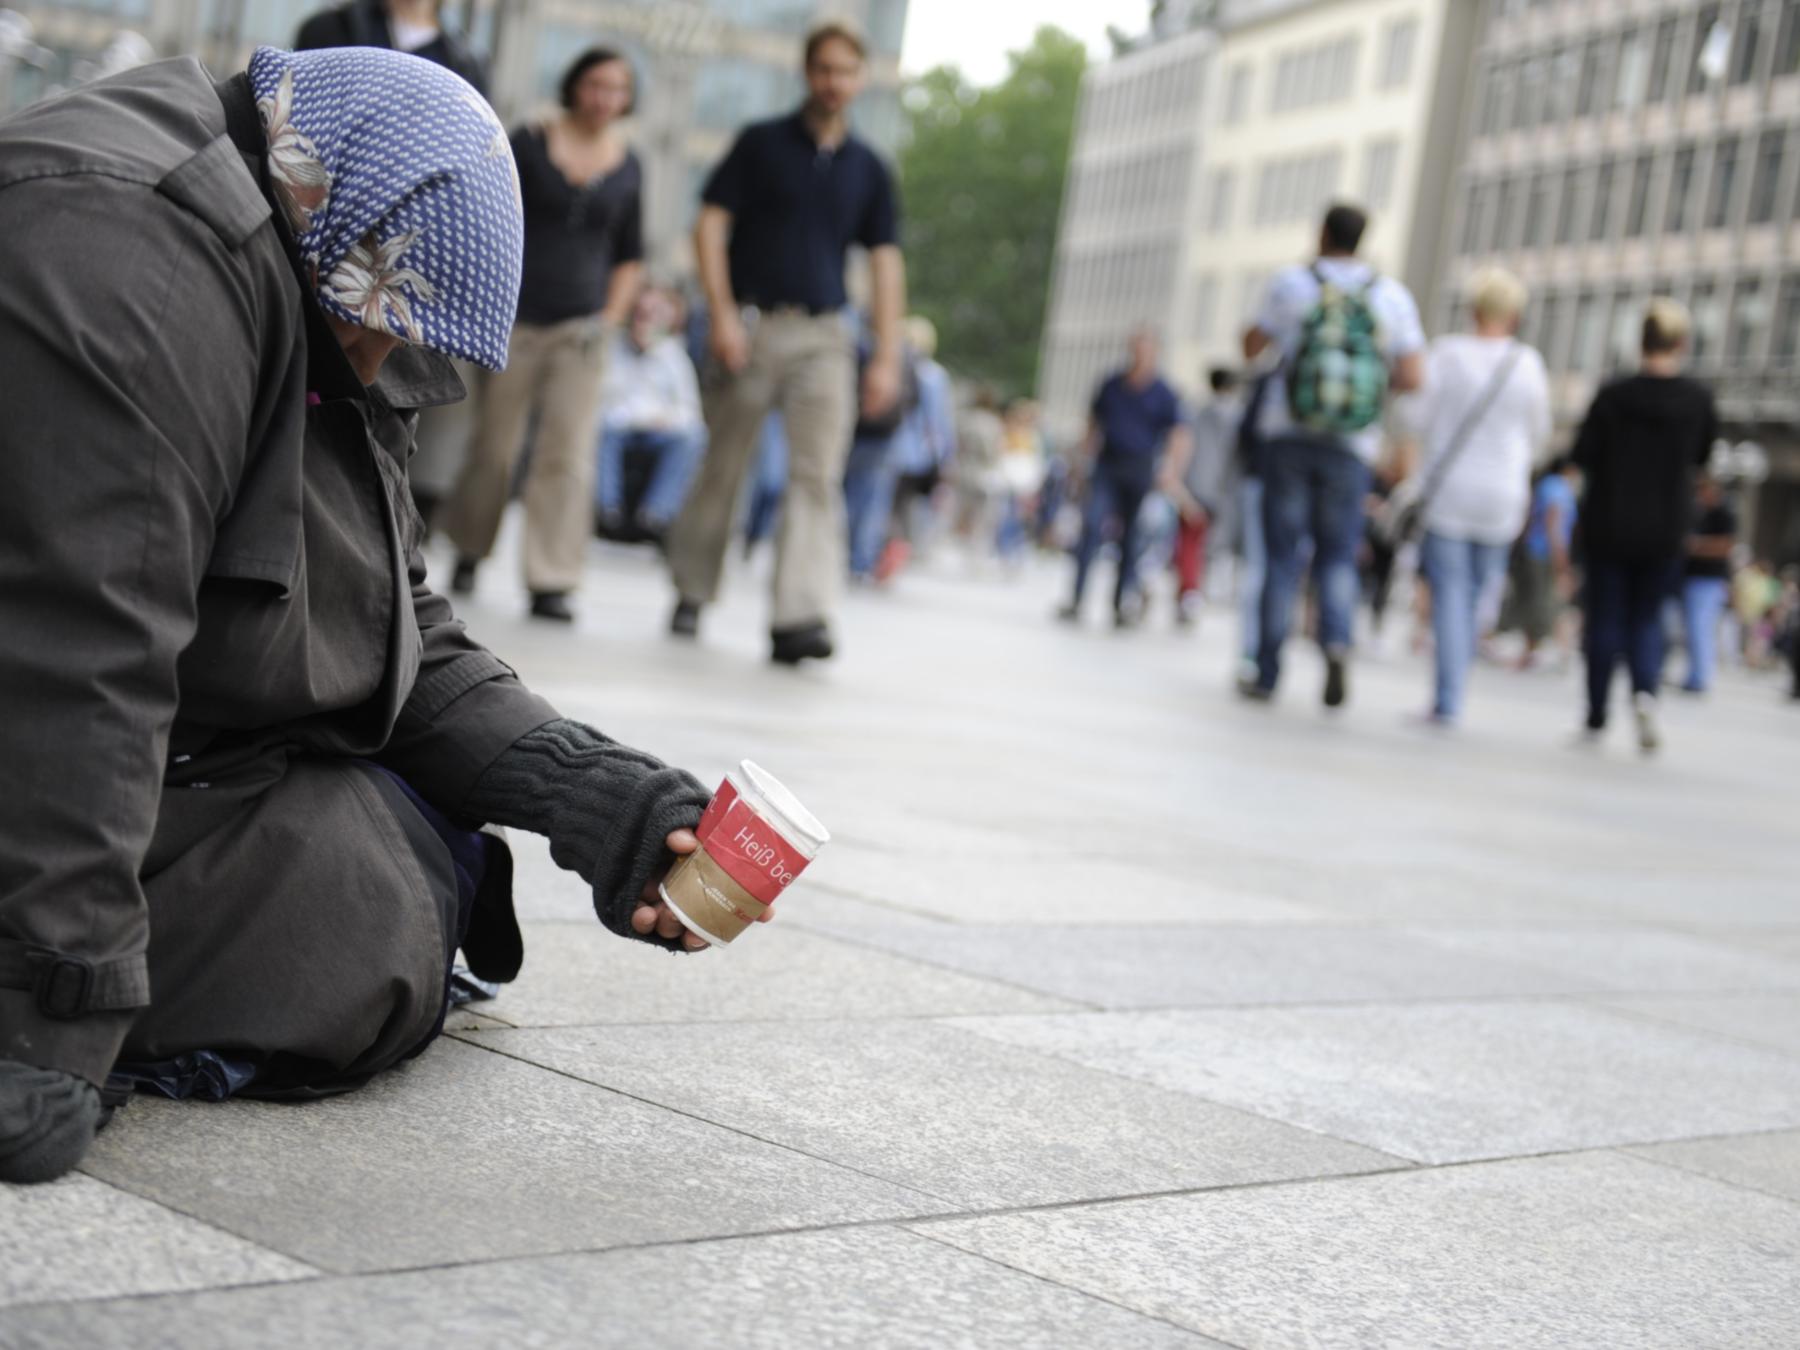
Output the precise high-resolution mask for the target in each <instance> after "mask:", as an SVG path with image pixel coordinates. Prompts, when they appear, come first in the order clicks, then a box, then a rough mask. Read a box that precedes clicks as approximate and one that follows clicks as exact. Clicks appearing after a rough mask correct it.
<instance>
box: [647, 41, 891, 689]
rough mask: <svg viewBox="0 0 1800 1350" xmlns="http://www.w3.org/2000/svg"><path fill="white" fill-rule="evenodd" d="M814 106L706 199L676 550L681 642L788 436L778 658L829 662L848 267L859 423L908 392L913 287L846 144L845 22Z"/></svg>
mask: <svg viewBox="0 0 1800 1350" xmlns="http://www.w3.org/2000/svg"><path fill="white" fill-rule="evenodd" d="M805 58H806V86H807V97H806V102H805V103H804V104H803V105H802V106H801V108H800V109H799V111H797V112H794V113H791V114H789V115H788V116H786V117H780V118H776V119H774V120H773V121H768V122H757V123H754V124H752V125H750V126H748V127H745V128H744V130H743V131H742V132H741V133H739V135H738V138H737V141H736V142H735V143H734V144H733V145H732V147H731V151H730V153H728V154H727V155H726V156H725V158H724V160H723V161H722V162H721V163H720V164H719V166H718V168H716V169H714V170H713V174H712V177H711V178H710V179H708V180H707V183H706V188H705V190H704V191H703V192H702V194H701V208H700V220H699V223H698V224H697V225H696V226H695V228H694V252H695V256H696V259H697V262H698V265H699V270H700V283H701V285H702V286H703V287H704V288H705V291H706V300H707V306H708V308H709V310H710V311H711V318H712V334H711V352H710V358H709V360H708V362H707V368H706V370H705V372H704V373H703V376H702V386H703V387H702V397H703V400H704V403H705V407H706V426H707V432H708V437H709V444H708V447H707V454H706V461H705V463H704V464H702V466H701V469H700V474H699V477H698V478H697V479H696V480H695V482H694V486H693V490H692V492H691V493H690V494H689V496H688V499H687V504H686V505H685V506H684V507H683V508H682V512H681V515H680V517H679V518H678V519H677V520H676V522H675V526H674V528H673V529H672V530H671V531H670V534H669V568H670V571H671V573H672V575H673V577H674V581H675V589H676V592H677V594H678V600H677V603H676V606H675V614H674V617H673V618H672V619H671V620H670V622H669V628H670V631H671V632H673V633H676V634H677V635H680V636H683V637H691V636H693V635H694V634H695V633H696V632H698V631H699V622H700V607H701V605H703V604H707V603H710V602H711V601H712V600H713V598H714V597H715V596H716V594H717V592H718V586H719V574H720V572H721V570H722V569H723V567H724V561H725V550H726V546H727V544H728V543H729V542H730V535H731V529H732V524H733V521H734V519H735V517H736V506H737V501H738V489H739V488H740V487H741V486H742V484H743V481H744V474H745V471H746V470H747V469H748V467H749V463H750V457H751V450H752V448H753V447H754V446H755V444H756V439H757V433H758V431H759V430H760V429H761V427H762V423H763V419H764V417H765V416H766V415H767V414H768V412H769V410H770V409H771V408H772V407H774V408H779V409H780V411H781V414H782V418H783V420H784V421H785V422H786V425H787V437H788V485H787V497H786V500H785V503H784V504H783V508H782V514H781V533H780V537H779V538H778V539H777V541H776V555H775V595H774V609H773V616H772V621H771V624H770V629H771V637H772V639H773V646H774V659H775V660H776V661H777V662H780V663H782V664H784V665H795V664H798V663H799V662H800V661H803V660H806V659H807V658H824V657H828V656H830V655H831V652H832V642H831V629H830V626H829V625H830V619H831V611H832V607H833V603H834V600H835V598H836V594H837V589H838V586H839V584H840V581H841V579H842V575H843V571H844V547H845V538H844V521H843V509H844V508H843V491H842V482H843V476H844V456H845V455H846V453H847V452H848V450H849V445H850V430H851V427H852V426H853V425H854V424H855V422H856V403H857V397H858V391H857V379H856V350H855V344H854V340H853V336H852V331H851V325H850V323H849V322H848V320H847V318H846V316H845V314H844V307H845V304H846V297H845V293H844V254H845V251H846V250H847V249H848V247H849V246H850V245H851V244H853V243H855V244H861V245H862V246H863V247H864V248H866V249H867V250H868V251H869V272H870V284H871V295H870V305H869V309H870V323H871V327H872V329H873V334H874V342H875V348H874V356H873V359H872V360H871V361H870V362H869V365H868V367H867V369H866V370H865V372H864V374H863V379H862V388H861V402H862V409H863V412H864V413H865V414H866V415H870V416H878V415H880V413H882V412H883V411H885V410H886V409H887V408H889V407H891V406H892V404H893V402H894V400H895V399H896V398H897V397H898V396H899V391H900V360H901V334H900V321H901V315H902V314H903V313H904V312H905V307H906V277H905V268H904V264H903V263H902V261H901V257H900V247H899V243H898V234H897V216H898V211H897V209H896V206H895V201H894V188H893V182H892V179H891V178H890V176H889V174H888V170H887V167H886V166H885V165H884V164H883V163H882V162H881V160H880V159H879V158H878V157H877V156H876V154H875V152H874V151H873V150H871V149H870V148H869V147H868V145H867V144H865V143H864V142H863V141H861V140H859V139H857V138H856V137H855V136H853V135H851V134H850V124H849V120H848V113H849V109H850V104H851V102H852V101H853V100H854V99H855V98H856V95H857V93H858V92H859V91H860V90H861V88H862V84H863V75H864V65H865V58H866V52H865V49H864V46H863V42H862V39H861V38H860V37H859V36H857V34H856V33H855V32H854V31H853V30H851V29H850V28H848V27H846V26H845V25H843V24H839V23H827V24H823V25H821V26H820V27H818V28H815V29H814V30H813V31H812V32H811V33H810V34H809V35H808V37H807V39H806V48H805Z"/></svg>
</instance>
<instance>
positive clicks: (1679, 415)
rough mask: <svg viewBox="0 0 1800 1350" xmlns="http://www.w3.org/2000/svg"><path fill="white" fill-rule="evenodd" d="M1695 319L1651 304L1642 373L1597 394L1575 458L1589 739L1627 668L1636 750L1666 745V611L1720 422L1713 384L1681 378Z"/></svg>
mask: <svg viewBox="0 0 1800 1350" xmlns="http://www.w3.org/2000/svg"><path fill="white" fill-rule="evenodd" d="M1688 333H1689V321H1688V315H1687V311H1686V310H1685V309H1683V308H1682V307H1681V306H1680V305H1678V304H1676V303H1675V302H1674V301H1673V300H1665V299H1656V300H1652V301H1651V302H1650V308H1649V311H1648V313H1647V314H1646V315H1645V317H1644V338H1643V364H1642V365H1641V366H1640V368H1639V370H1638V373H1637V374H1635V375H1630V376H1627V377H1625V378H1624V379H1621V380H1615V381H1614V382H1613V383H1611V384H1608V385H1607V386H1606V387H1605V388H1603V389H1601V391H1600V392H1599V393H1598V394H1597V395H1595V397H1594V402H1593V404H1592V406H1591V407H1589V409H1588V413H1587V417H1586V419H1585V420H1584V421H1583V423H1582V426H1581V432H1580V434H1579V435H1578V436H1577V438H1576V441H1575V452H1574V458H1575V463H1576V465H1577V466H1578V467H1579V468H1580V469H1581V471H1582V474H1583V477H1584V478H1585V480H1586V483H1587V488H1586V491H1585V493H1584V494H1583V496H1582V501H1581V513H1580V520H1581V527H1580V528H1581V543H1582V551H1583V555H1584V557H1585V559H1586V587H1585V594H1584V612H1585V628H1586V631H1585V646H1586V656H1587V732H1588V735H1589V736H1590V737H1598V736H1599V734H1600V733H1601V732H1603V731H1604V730H1605V729H1606V704H1607V697H1608V690H1609V688H1610V686H1611V684H1612V678H1613V671H1614V669H1615V668H1616V667H1617V666H1618V664H1619V662H1620V661H1621V660H1623V661H1624V662H1625V663H1626V665H1627V666H1628V667H1629V669H1630V671H1631V696H1632V710H1633V712H1634V714H1635V716H1636V720H1637V732H1638V744H1639V746H1640V747H1641V748H1642V749H1643V750H1644V751H1645V752H1649V751H1652V750H1655V749H1656V748H1657V746H1658V744H1659V743H1660V739H1661V738H1660V733H1659V731H1658V729H1657V719H1656V691H1657V686H1658V685H1659V684H1660V683H1661V682H1662V665H1663V656H1664V646H1665V644H1664V639H1663V629H1662V610H1663V604H1664V602H1665V601H1666V600H1667V599H1668V598H1669V597H1670V595H1671V594H1673V592H1674V588H1675V583H1676V580H1677V577H1678V574H1679V571H1680V565H1681V559H1682V557H1683V554H1684V551H1685V549H1686V546H1687V539H1688V531H1689V528H1690V525H1691V518H1692V515H1693V503H1694V474H1695V471H1696V470H1697V469H1699V468H1700V466H1701V465H1703V464H1705V463H1706V460H1707V458H1708V457H1709V456H1710V455H1711V454H1712V448H1713V442H1714V441H1715V440H1717V439H1718V435H1719V415H1718V411H1717V410H1716V409H1715V408H1714V406H1713V399H1712V395H1711V393H1709V392H1708V391H1707V389H1706V388H1705V386H1703V385H1701V384H1700V383H1698V382H1697V381H1695V380H1692V379H1689V378H1687V377H1686V376H1684V375H1683V374H1682V373H1681V368H1682V363H1683V360H1684V358H1685V357H1686V354H1687V349H1688Z"/></svg>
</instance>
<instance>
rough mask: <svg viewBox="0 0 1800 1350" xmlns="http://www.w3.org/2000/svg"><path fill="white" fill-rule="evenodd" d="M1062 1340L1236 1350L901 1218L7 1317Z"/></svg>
mask: <svg viewBox="0 0 1800 1350" xmlns="http://www.w3.org/2000/svg"><path fill="white" fill-rule="evenodd" d="M1046 1337H1048V1338H1050V1339H1049V1341H1047V1340H1046ZM1051 1341H1053V1342H1054V1343H1056V1344H1060V1345H1068V1346H1080V1347H1082V1348H1083V1350H1090V1348H1091V1350H1229V1347H1220V1346H1219V1343H1218V1342H1217V1341H1213V1340H1209V1339H1208V1338H1206V1337H1204V1336H1201V1335H1198V1334H1197V1333H1195V1332H1192V1331H1185V1330H1182V1329H1180V1328H1178V1327H1175V1326H1172V1325H1170V1324H1169V1323H1167V1322H1164V1321H1161V1320H1158V1319H1156V1318H1153V1317H1147V1316H1145V1315H1143V1314H1141V1313H1136V1312H1132V1311H1130V1310H1128V1309H1124V1308H1118V1307H1114V1306H1113V1305H1112V1304H1110V1303H1106V1302H1103V1301H1101V1300H1099V1299H1096V1298H1093V1297H1090V1296H1088V1295H1084V1294H1080V1293H1077V1292H1076V1291H1074V1290H1072V1289H1066V1288H1063V1287H1062V1286H1060V1285H1056V1284H1052V1283H1050V1282H1048V1281H1045V1280H1041V1279H1038V1278H1036V1277H1035V1276H1032V1275H1027V1274H1023V1273H1021V1272H1019V1271H1016V1270H1010V1269H1008V1268H1006V1267H1005V1266H1002V1265H997V1264H995V1263H994V1262H991V1261H988V1260H985V1259H983V1258H981V1257H977V1256H972V1255H969V1254H968V1253H965V1252H960V1251H957V1250H955V1249H954V1248H952V1247H949V1246H947V1245H945V1244H944V1243H941V1242H931V1241H928V1240H926V1239H924V1238H921V1237H918V1236H916V1235H914V1234H911V1233H905V1232H901V1231H898V1230H896V1229H890V1228H863V1229H855V1230H849V1231H837V1232H822V1233H804V1234H791V1235H782V1236H778V1237H766V1238H751V1239H741V1240H736V1241H726V1242H702V1243H697V1244H693V1245H689V1246H682V1247H673V1248H669V1247H662V1248H645V1249H640V1250H634V1251H614V1252H602V1253H594V1254H583V1255H578V1256H557V1257H539V1258H532V1259H528V1260H515V1261H504V1262H496V1263H493V1264H487V1265H478V1266H465V1267H455V1268H450V1269H440V1270H427V1271H419V1272H414V1273H410V1274H403V1275H381V1276H363V1277H356V1278H350V1279H337V1280H330V1281H324V1282H316V1283H313V1284H309V1285H306V1286H304V1287H296V1288H280V1287H274V1288H264V1289H255V1290H243V1291H226V1292H220V1293H214V1294H204V1295H199V1296H189V1297H181V1298H152V1299H132V1300H128V1301H119V1302H110V1303H88V1304H80V1305H75V1306H72V1307H71V1306H60V1307H50V1308H30V1309H24V1310H21V1312H20V1313H19V1314H18V1315H17V1316H16V1317H15V1318H14V1319H13V1320H12V1321H10V1322H4V1321H0V1343H3V1344H5V1345H6V1346H7V1350H67V1348H68V1347H70V1346H74V1345H79V1346H81V1347H83V1350H162V1348H163V1347H168V1348H169V1350H177V1348H178V1350H243V1348H244V1347H246V1346H280V1347H282V1350H342V1347H345V1346H356V1347H358V1350H443V1347H445V1346H454V1345H491V1346H505V1347H508V1350H511V1348H512V1347H520V1348H521V1350H529V1348H530V1347H558V1348H559V1350H560V1348H562V1347H570V1348H572V1347H577V1346H579V1347H584V1348H592V1350H697V1348H698V1347H711V1346H717V1347H730V1350H840V1348H841V1347H851V1346H855V1347H867V1350H945V1347H967V1348H968V1350H974V1347H980V1348H981V1350H1039V1347H1042V1346H1044V1345H1046V1344H1048V1343H1050V1342H1051Z"/></svg>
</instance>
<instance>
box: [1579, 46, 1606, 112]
mask: <svg viewBox="0 0 1800 1350" xmlns="http://www.w3.org/2000/svg"><path fill="white" fill-rule="evenodd" d="M1605 59H1606V54H1605V51H1604V49H1603V48H1602V47H1601V46H1600V39H1599V38H1594V39H1592V40H1591V41H1590V42H1589V43H1588V44H1587V46H1585V47H1583V48H1582V49H1581V73H1580V74H1579V75H1578V76H1577V77H1576V81H1575V115H1576V116H1577V117H1592V116H1593V115H1594V114H1595V113H1596V112H1598V111H1599V110H1600V109H1601V108H1602V107H1603V106H1604V105H1605V103H1606V99H1605V98H1604V97H1603V96H1602V94H1601V92H1600V72H1601V66H1602V63H1603V62H1604V61H1605Z"/></svg>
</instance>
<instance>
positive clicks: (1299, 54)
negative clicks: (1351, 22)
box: [1269, 34, 1362, 113]
mask: <svg viewBox="0 0 1800 1350" xmlns="http://www.w3.org/2000/svg"><path fill="white" fill-rule="evenodd" d="M1361 45H1362V44H1361V39H1360V37H1358V36H1357V35H1355V34H1351V35H1350V36H1348V37H1342V38H1336V39H1334V40H1332V41H1330V42H1322V43H1313V44H1311V45H1309V46H1305V47H1296V48H1292V49H1290V50H1288V51H1285V52H1283V53H1281V54H1280V55H1279V56H1277V57H1276V59H1275V79H1274V82H1273V83H1272V84H1271V85H1270V86H1269V111H1270V112H1271V113H1285V112H1292V111H1294V110H1296V109H1299V108H1312V107H1318V106H1320V105H1322V104H1327V103H1339V102H1342V101H1344V100H1345V99H1348V98H1349V97H1350V96H1351V95H1352V94H1353V93H1354V92H1355V91H1356V58H1357V53H1358V49H1359V48H1360V47H1361Z"/></svg>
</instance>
